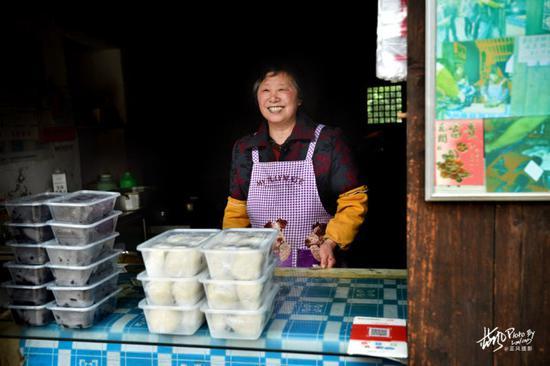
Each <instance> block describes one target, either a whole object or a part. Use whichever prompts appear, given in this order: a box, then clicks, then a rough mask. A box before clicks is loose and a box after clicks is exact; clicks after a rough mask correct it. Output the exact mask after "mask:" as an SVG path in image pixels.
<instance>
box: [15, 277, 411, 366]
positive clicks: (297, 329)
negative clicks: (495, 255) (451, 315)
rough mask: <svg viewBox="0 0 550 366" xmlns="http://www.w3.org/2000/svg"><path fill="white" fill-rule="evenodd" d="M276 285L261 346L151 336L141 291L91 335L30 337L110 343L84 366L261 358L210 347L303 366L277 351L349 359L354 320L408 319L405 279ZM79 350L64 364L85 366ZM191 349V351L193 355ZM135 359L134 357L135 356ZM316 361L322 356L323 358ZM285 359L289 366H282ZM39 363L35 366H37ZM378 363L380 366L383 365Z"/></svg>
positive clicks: (32, 331)
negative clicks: (133, 346) (147, 350)
mask: <svg viewBox="0 0 550 366" xmlns="http://www.w3.org/2000/svg"><path fill="white" fill-rule="evenodd" d="M276 280H277V282H278V283H279V284H280V285H281V290H280V292H279V294H278V296H277V300H276V302H275V307H274V309H275V311H274V312H273V315H272V317H271V320H270V322H269V323H268V325H267V327H266V329H265V331H264V333H263V334H262V336H261V337H260V339H258V340H256V341H234V340H221V339H213V338H211V337H210V335H209V332H208V327H207V325H206V324H204V325H203V326H202V327H201V329H199V331H197V333H196V334H195V335H194V336H192V339H191V338H189V337H185V336H169V335H156V334H149V333H148V330H147V323H146V321H145V317H144V315H143V312H142V311H141V310H140V309H138V308H137V307H136V305H137V302H138V301H139V299H140V298H141V297H142V293H141V292H140V289H137V292H138V293H137V294H135V293H134V294H133V295H132V294H130V296H126V297H125V298H122V299H121V300H120V301H119V303H118V308H117V310H116V312H115V313H113V314H110V315H109V316H108V317H106V318H105V319H103V320H102V321H101V322H100V323H98V324H96V325H95V326H94V327H92V328H89V329H86V330H70V329H63V328H60V327H58V326H57V325H55V324H51V325H49V326H46V327H40V328H32V327H29V328H26V330H25V333H26V334H25V336H26V337H29V338H32V336H33V335H35V336H40V337H45V336H46V337H49V338H59V337H61V338H64V339H71V338H72V339H75V338H77V339H109V340H110V343H108V344H105V345H106V346H105V349H104V350H96V351H94V352H95V353H93V354H83V353H82V352H81V350H80V349H79V350H78V352H79V353H78V355H79V356H78V357H81V356H82V360H83V361H82V362H83V363H82V364H83V365H84V364H85V362H88V361H86V360H85V356H86V357H89V359H90V362H93V363H92V364H94V363H98V365H103V364H104V365H107V359H108V358H109V357H110V358H109V359H110V360H111V361H110V362H109V364H111V363H113V364H116V362H118V361H120V364H121V365H125V364H126V363H124V362H127V364H130V363H129V362H130V358H136V359H135V360H132V361H131V365H132V366H136V365H140V364H147V365H152V364H155V365H156V364H157V363H158V364H161V365H185V364H189V365H196V364H198V365H200V364H201V363H204V362H207V363H208V362H210V363H212V364H216V363H215V361H216V360H220V362H222V360H223V362H222V363H220V365H224V364H228V365H239V364H243V365H245V364H249V365H252V364H255V365H257V364H258V363H257V362H258V357H260V356H257V355H255V356H254V357H256V358H255V359H254V360H250V359H249V358H247V357H248V356H247V357H245V356H238V354H235V353H231V354H230V355H232V356H231V357H233V358H231V357H229V358H228V354H227V352H237V351H230V350H224V349H216V348H208V347H209V346H217V347H227V348H231V347H238V348H241V349H242V348H247V349H251V350H253V351H252V353H261V354H262V355H263V356H262V355H261V357H260V360H264V361H261V362H266V365H271V364H272V365H287V364H288V365H290V364H303V363H300V362H305V361H304V358H303V357H302V358H292V357H291V358H288V359H287V358H285V357H284V355H286V353H284V354H280V353H277V352H278V351H283V350H285V351H286V350H288V351H289V352H292V351H302V350H308V351H310V352H311V353H312V354H315V353H317V354H322V353H331V354H338V355H345V354H346V350H347V344H348V340H349V334H350V331H351V324H352V321H353V317H355V316H375V317H396V318H403V319H405V318H406V316H407V289H406V280H404V279H396V280H384V279H331V278H296V277H277V278H276ZM91 337H93V338H91ZM125 340H133V341H142V342H145V343H149V344H155V343H161V344H168V345H170V344H181V345H189V347H193V346H203V347H205V348H192V349H193V350H195V351H194V353H192V354H190V353H188V352H173V347H168V346H167V347H158V348H159V350H158V355H159V358H155V357H156V356H154V355H156V354H157V353H156V352H155V353H154V354H153V353H151V354H147V355H140V354H139V353H135V352H134V353H131V352H127V351H125V349H124V346H125V344H123V345H122V347H121V343H124V341H125ZM115 342H120V343H115ZM74 343H76V342H59V352H61V360H64V362H66V360H67V354H66V353H67V351H70V352H71V354H70V360H71V363H70V365H73V364H74V365H80V363H79V362H80V361H79V362H77V363H74V362H73V360H74V359H75V357H77V356H76V355H77V353H74V354H73V352H74V347H73V345H74ZM155 347H156V346H155ZM175 348H177V347H175ZM34 349H35V348H28V347H26V348H25V352H27V353H28V355H29V358H28V359H29V360H30V359H31V358H33V357H35V358H36V357H37V356H36V355H37V353H36V352H34V351H32V350H34ZM161 349H162V350H163V351H162V352H161V351H160V350H161ZM181 349H186V348H181ZM190 349H191V348H187V350H190ZM266 349H268V350H272V351H274V352H275V353H274V354H276V355H279V356H277V357H276V361H273V362H271V359H270V358H269V357H267V358H266V356H265V355H266V353H265V352H263V353H262V352H258V351H257V350H266ZM197 350H198V351H197ZM48 352H49V353H48ZM48 352H46V354H43V355H42V356H41V357H42V358H44V359H45V358H47V357H49V360H50V361H45V362H44V363H43V364H48V365H55V364H58V362H59V364H61V363H60V362H61V360H60V358H59V357H60V355H59V354H58V351H57V350H55V352H52V351H48ZM134 354H138V356H135V357H134ZM268 354H269V353H268ZM130 355H132V356H131V357H130ZM168 356H170V357H168ZM78 357H77V358H78ZM210 357H213V359H210ZM254 357H253V358H254ZM309 357H314V358H313V359H309V360H308V363H309V364H315V365H325V364H326V365H331V361H330V360H329V359H326V360H325V359H324V357H325V358H326V357H328V356H320V355H319V356H312V355H309ZM315 357H321V359H317V358H315ZM333 357H337V358H338V360H335V361H334V362H336V363H334V365H337V364H338V365H340V364H345V365H353V364H354V361H353V359H346V360H344V361H342V360H343V359H344V358H345V357H344V356H333ZM348 358H349V357H348ZM294 359H296V360H301V361H300V362H298V363H293V362H294V361H292V362H291V360H294ZM283 360H284V362H286V363H281V362H282V361H283ZM123 361H124V362H123ZM310 361H311V362H313V363H311V362H310ZM33 362H38V359H33ZM228 362H229V363H228ZM342 362H344V363H342ZM377 362H378V361H377ZM34 364H35V363H32V365H34ZM36 364H39V363H36ZM63 364H65V363H63ZM373 364H376V365H381V363H379V362H378V363H373Z"/></svg>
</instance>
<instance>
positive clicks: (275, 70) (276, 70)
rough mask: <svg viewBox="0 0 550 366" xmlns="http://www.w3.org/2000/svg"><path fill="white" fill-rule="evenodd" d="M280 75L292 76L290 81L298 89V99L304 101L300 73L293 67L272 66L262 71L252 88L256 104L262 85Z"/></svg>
mask: <svg viewBox="0 0 550 366" xmlns="http://www.w3.org/2000/svg"><path fill="white" fill-rule="evenodd" d="M278 74H287V75H288V76H290V79H291V80H292V84H294V87H295V88H296V92H297V94H298V99H299V100H303V95H302V88H301V87H300V82H299V77H298V73H297V72H296V71H295V70H294V69H293V68H292V67H290V66H287V65H270V66H267V67H264V68H263V69H262V71H261V72H260V74H259V77H258V78H257V79H256V81H255V82H254V85H253V87H252V96H253V97H254V100H255V101H256V103H257V102H258V100H257V96H258V89H259V88H260V84H261V83H262V82H263V81H264V80H265V79H267V78H268V77H271V76H275V75H278Z"/></svg>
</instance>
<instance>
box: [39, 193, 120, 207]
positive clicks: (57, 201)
mask: <svg viewBox="0 0 550 366" xmlns="http://www.w3.org/2000/svg"><path fill="white" fill-rule="evenodd" d="M118 196H120V193H118V192H107V191H87V190H83V191H76V192H73V193H69V194H66V195H64V196H62V197H57V198H54V199H53V200H49V201H48V202H47V203H46V204H47V205H48V206H73V207H75V206H90V205H93V204H96V203H100V202H103V201H107V200H111V199H113V198H116V197H118Z"/></svg>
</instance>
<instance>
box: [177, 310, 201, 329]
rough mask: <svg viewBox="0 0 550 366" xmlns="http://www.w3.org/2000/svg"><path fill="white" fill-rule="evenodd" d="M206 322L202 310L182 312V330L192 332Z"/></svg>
mask: <svg viewBox="0 0 550 366" xmlns="http://www.w3.org/2000/svg"><path fill="white" fill-rule="evenodd" d="M203 322H204V313H203V312H202V311H200V310H198V309H197V310H190V311H182V317H181V328H182V329H185V330H187V331H189V332H190V331H192V330H193V329H196V328H198V327H200V326H201V324H202V323H203Z"/></svg>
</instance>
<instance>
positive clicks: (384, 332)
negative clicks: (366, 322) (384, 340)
mask: <svg viewBox="0 0 550 366" xmlns="http://www.w3.org/2000/svg"><path fill="white" fill-rule="evenodd" d="M369 337H388V338H389V337H390V330H389V329H386V328H369Z"/></svg>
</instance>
